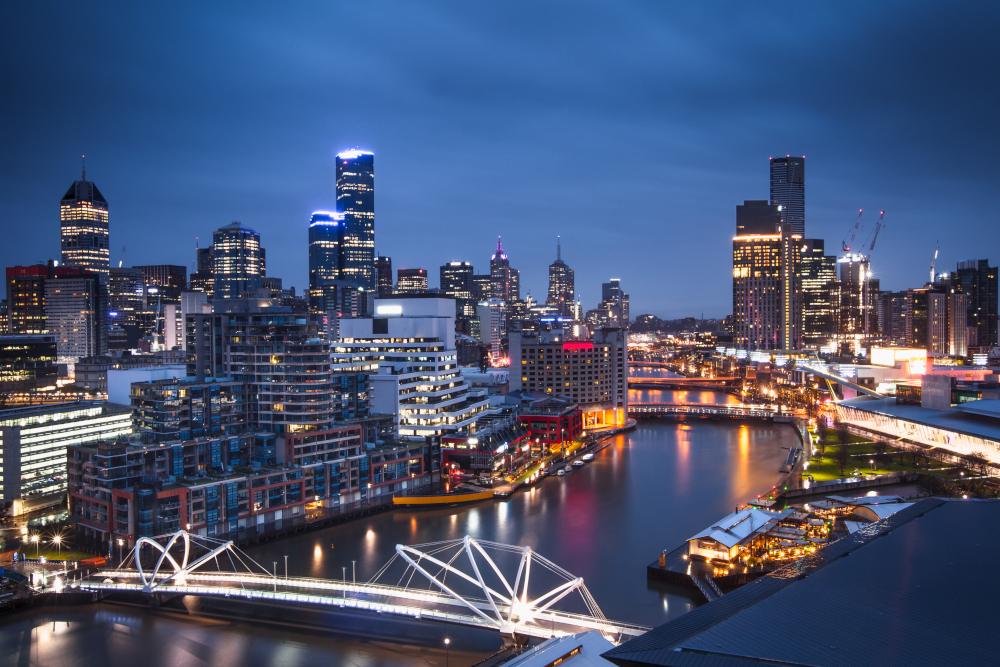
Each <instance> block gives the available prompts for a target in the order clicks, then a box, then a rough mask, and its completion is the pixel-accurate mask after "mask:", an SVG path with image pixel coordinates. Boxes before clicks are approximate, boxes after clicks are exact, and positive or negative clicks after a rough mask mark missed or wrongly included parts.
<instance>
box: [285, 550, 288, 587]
mask: <svg viewBox="0 0 1000 667" xmlns="http://www.w3.org/2000/svg"><path fill="white" fill-rule="evenodd" d="M285 581H288V556H285Z"/></svg>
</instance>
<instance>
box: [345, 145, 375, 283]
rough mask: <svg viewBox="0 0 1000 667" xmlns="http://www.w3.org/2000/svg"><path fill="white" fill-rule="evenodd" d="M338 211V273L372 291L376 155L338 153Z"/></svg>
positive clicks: (373, 277) (356, 152) (363, 152)
mask: <svg viewBox="0 0 1000 667" xmlns="http://www.w3.org/2000/svg"><path fill="white" fill-rule="evenodd" d="M337 212H338V213H343V214H344V236H343V242H342V244H341V258H342V259H341V264H340V274H341V278H343V279H344V280H349V281H351V282H355V283H357V284H358V285H359V286H361V287H363V288H364V289H366V290H369V291H374V290H375V289H376V284H375V156H374V155H373V154H372V153H369V152H367V151H358V150H349V151H344V152H343V153H340V154H339V155H337Z"/></svg>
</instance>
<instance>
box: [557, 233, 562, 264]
mask: <svg viewBox="0 0 1000 667" xmlns="http://www.w3.org/2000/svg"><path fill="white" fill-rule="evenodd" d="M560 259H562V237H561V236H557V237H556V261H557V262H558V261H559V260H560Z"/></svg>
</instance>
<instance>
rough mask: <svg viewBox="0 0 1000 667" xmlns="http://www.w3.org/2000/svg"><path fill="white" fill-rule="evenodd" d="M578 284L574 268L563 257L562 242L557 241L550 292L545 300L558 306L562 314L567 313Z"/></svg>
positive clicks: (551, 270)
mask: <svg viewBox="0 0 1000 667" xmlns="http://www.w3.org/2000/svg"><path fill="white" fill-rule="evenodd" d="M575 291H576V284H575V281H574V278H573V269H571V268H569V266H567V265H566V262H564V261H563V259H562V243H561V242H557V243H556V261H554V262H552V263H551V264H549V293H548V298H546V300H545V304H546V305H547V306H551V307H553V308H557V309H558V310H559V314H560V315H567V314H569V313H568V312H567V310H568V309H570V308H572V306H573V294H574V293H575Z"/></svg>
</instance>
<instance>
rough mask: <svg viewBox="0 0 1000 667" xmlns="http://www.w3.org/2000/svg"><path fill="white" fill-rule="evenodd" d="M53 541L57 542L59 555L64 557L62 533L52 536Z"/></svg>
mask: <svg viewBox="0 0 1000 667" xmlns="http://www.w3.org/2000/svg"><path fill="white" fill-rule="evenodd" d="M52 541H53V542H55V543H56V546H57V547H58V548H59V557H60V558H62V535H56V536H55V537H53V538H52Z"/></svg>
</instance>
